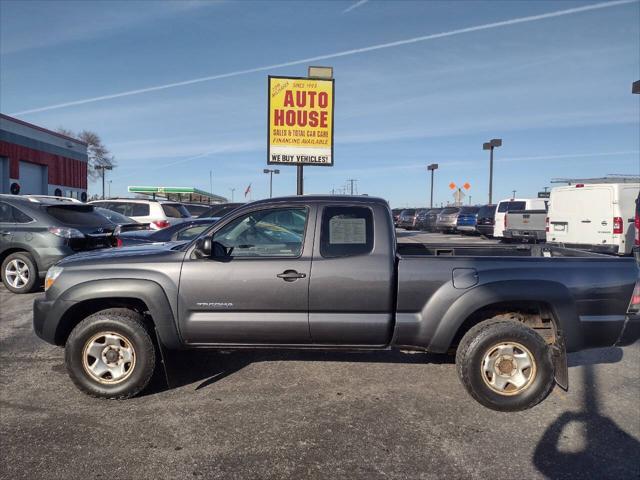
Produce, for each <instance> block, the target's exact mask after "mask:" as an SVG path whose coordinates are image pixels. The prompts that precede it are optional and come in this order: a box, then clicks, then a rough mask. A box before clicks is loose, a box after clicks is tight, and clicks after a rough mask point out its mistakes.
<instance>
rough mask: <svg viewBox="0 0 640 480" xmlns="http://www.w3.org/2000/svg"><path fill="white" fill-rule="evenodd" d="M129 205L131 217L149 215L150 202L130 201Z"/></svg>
mask: <svg viewBox="0 0 640 480" xmlns="http://www.w3.org/2000/svg"><path fill="white" fill-rule="evenodd" d="M127 206H128V207H129V210H128V212H129V213H128V214H125V215H127V216H131V217H148V216H149V204H148V203H128V204H127Z"/></svg>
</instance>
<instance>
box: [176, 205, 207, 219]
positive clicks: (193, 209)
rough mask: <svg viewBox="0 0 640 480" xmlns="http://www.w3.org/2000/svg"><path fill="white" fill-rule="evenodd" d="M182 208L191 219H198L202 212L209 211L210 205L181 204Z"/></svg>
mask: <svg viewBox="0 0 640 480" xmlns="http://www.w3.org/2000/svg"><path fill="white" fill-rule="evenodd" d="M182 205H184V208H186V209H187V210H188V211H189V213H190V214H191V216H192V217H199V216H200V215H202V214H203V213H204V212H207V211H209V210H210V209H211V204H210V203H184V202H183V203H182Z"/></svg>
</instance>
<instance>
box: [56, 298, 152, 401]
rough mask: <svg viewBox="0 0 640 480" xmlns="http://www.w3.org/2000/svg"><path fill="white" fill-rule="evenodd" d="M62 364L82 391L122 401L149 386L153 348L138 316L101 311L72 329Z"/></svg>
mask: <svg viewBox="0 0 640 480" xmlns="http://www.w3.org/2000/svg"><path fill="white" fill-rule="evenodd" d="M65 363H66V367H67V371H68V373H69V376H70V377H71V380H73V382H74V383H75V384H76V386H77V387H78V388H79V389H80V390H82V391H83V392H85V393H87V394H89V395H91V396H94V397H99V398H116V399H125V398H130V397H133V396H135V395H137V394H138V393H140V392H141V391H142V390H143V389H144V388H145V387H146V386H147V385H148V384H149V381H150V380H151V377H152V376H153V371H154V369H155V347H154V345H153V342H152V340H151V336H150V335H149V333H148V331H147V329H146V327H145V325H144V323H143V321H142V316H141V315H140V314H138V313H136V312H134V311H132V310H127V309H120V308H114V309H109V310H102V311H100V312H97V313H94V314H93V315H90V316H88V317H87V318H85V319H84V320H82V321H81V322H80V323H79V324H78V325H77V326H76V327H75V328H74V329H73V330H72V332H71V334H70V335H69V338H68V339H67V343H66V345H65Z"/></svg>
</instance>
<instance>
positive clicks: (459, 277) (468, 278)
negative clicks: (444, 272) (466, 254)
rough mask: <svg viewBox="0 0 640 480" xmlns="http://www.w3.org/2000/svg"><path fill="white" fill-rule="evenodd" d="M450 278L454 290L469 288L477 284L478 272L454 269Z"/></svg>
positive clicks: (469, 269)
mask: <svg viewBox="0 0 640 480" xmlns="http://www.w3.org/2000/svg"><path fill="white" fill-rule="evenodd" d="M451 276H452V280H453V286H454V288H460V289H462V288H471V287H473V286H475V285H477V284H478V271H477V270H476V269H475V268H454V269H453V271H452V274H451Z"/></svg>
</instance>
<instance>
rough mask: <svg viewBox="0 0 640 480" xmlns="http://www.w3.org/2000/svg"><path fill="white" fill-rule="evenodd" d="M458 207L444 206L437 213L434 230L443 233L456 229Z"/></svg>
mask: <svg viewBox="0 0 640 480" xmlns="http://www.w3.org/2000/svg"><path fill="white" fill-rule="evenodd" d="M459 213H460V208H459V207H446V208H443V209H442V211H441V212H440V213H439V214H438V220H436V230H437V231H438V232H443V233H453V232H455V231H456V225H457V224H458V214H459Z"/></svg>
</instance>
